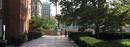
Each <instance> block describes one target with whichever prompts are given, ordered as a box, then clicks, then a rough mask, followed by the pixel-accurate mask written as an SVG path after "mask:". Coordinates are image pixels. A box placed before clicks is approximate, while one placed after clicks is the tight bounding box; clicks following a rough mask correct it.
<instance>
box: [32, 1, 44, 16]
mask: <svg viewBox="0 0 130 47" xmlns="http://www.w3.org/2000/svg"><path fill="white" fill-rule="evenodd" d="M31 16H39V17H41V16H42V3H41V1H40V0H31Z"/></svg>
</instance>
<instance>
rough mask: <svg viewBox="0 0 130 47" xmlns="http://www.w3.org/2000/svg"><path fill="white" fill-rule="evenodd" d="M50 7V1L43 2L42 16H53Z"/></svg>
mask: <svg viewBox="0 0 130 47" xmlns="http://www.w3.org/2000/svg"><path fill="white" fill-rule="evenodd" d="M50 7H51V4H50V3H48V2H43V4H42V16H51V14H50V11H51V9H50Z"/></svg>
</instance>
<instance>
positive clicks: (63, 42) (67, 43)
mask: <svg viewBox="0 0 130 47" xmlns="http://www.w3.org/2000/svg"><path fill="white" fill-rule="evenodd" d="M20 47H78V46H77V45H76V44H75V43H74V42H73V41H72V40H70V39H68V37H64V36H62V37H61V36H50V35H45V36H43V37H41V38H38V39H35V40H32V41H29V42H26V43H24V44H22V45H21V46H20Z"/></svg>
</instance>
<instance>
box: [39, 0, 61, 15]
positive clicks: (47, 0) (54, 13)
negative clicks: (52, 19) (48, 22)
mask: <svg viewBox="0 0 130 47" xmlns="http://www.w3.org/2000/svg"><path fill="white" fill-rule="evenodd" d="M41 2H49V3H51V2H50V1H49V0H41ZM60 10H61V7H60V6H58V7H57V13H58V14H60V13H61V12H60ZM51 14H52V16H55V15H56V8H55V6H54V4H51Z"/></svg>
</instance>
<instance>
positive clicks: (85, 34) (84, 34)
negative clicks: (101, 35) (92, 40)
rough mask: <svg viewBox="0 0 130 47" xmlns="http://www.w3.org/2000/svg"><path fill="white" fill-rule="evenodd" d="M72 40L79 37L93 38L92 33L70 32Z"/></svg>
mask: <svg viewBox="0 0 130 47" xmlns="http://www.w3.org/2000/svg"><path fill="white" fill-rule="evenodd" d="M68 35H69V37H70V38H71V39H75V37H77V36H93V35H92V32H68Z"/></svg>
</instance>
